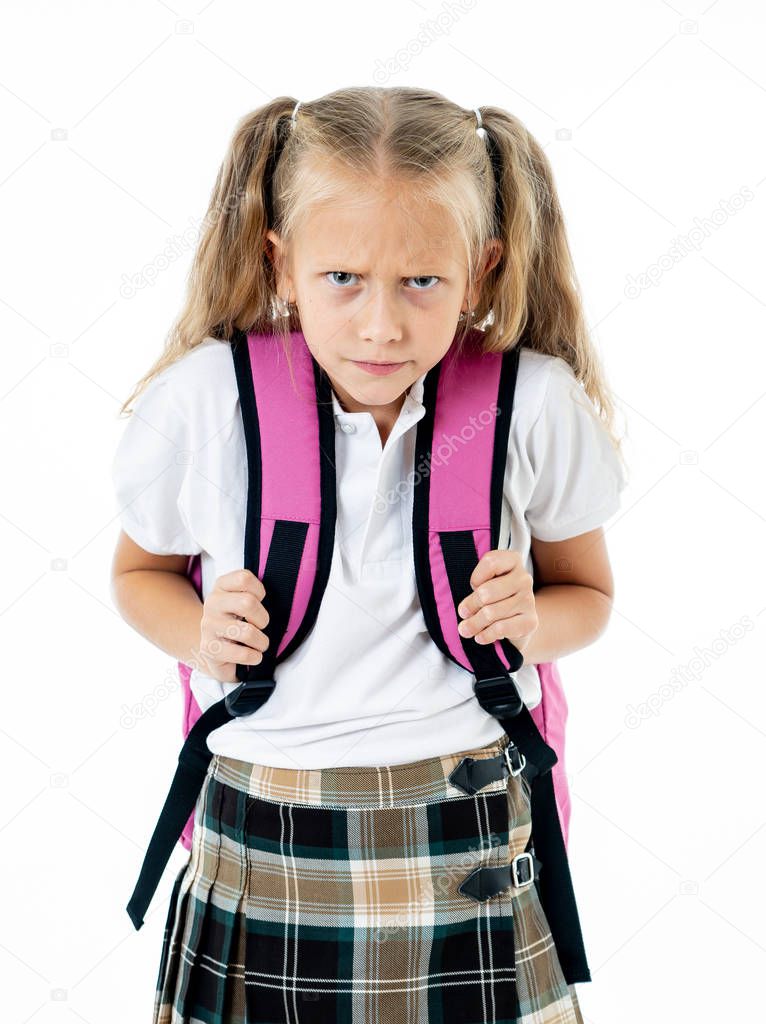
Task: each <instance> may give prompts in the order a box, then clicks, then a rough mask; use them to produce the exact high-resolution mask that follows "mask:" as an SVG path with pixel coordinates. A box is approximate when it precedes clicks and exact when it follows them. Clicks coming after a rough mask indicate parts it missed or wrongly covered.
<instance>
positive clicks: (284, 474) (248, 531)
mask: <svg viewBox="0 0 766 1024" xmlns="http://www.w3.org/2000/svg"><path fill="white" fill-rule="evenodd" d="M231 348H232V357H233V359H234V369H235V373H236V378H237V388H238V391H239V400H240V408H241V412H242V419H243V425H244V430H245V443H246V449H247V463H248V492H247V511H246V521H245V551H244V566H245V568H246V569H249V570H250V571H251V572H253V573H254V574H255V575H256V576H258V578H259V579H260V580H261V581H262V582H263V585H264V588H265V596H264V599H263V605H264V607H265V608H266V609H267V611H268V613H269V625H268V636H269V646H268V648H267V649H266V651H265V652H264V656H263V659H262V660H261V661H260V662H259V663H258V664H257V665H241V664H238V665H237V668H236V674H237V678H238V679H239V680H240V682H239V685H238V686H237V687H235V689H233V690H231V691H230V692H229V693H227V694H226V696H225V697H223V698H222V699H221V700H219V701H216V702H215V704H212V705H211V706H210V707H209V708H207V710H206V711H204V712H203V713H202V714H200V716H199V717H198V718H197V720H196V721H195V722H194V724H193V725H192V727H191V729H190V730H189V733H188V735H187V737H186V740H185V742H184V744H183V747H182V748H181V752H180V754H179V755H178V767H177V769H176V772H175V775H174V777H173V781H172V783H171V786H170V790H169V792H168V795H167V797H166V799H165V803H164V805H163V807H162V810H161V812H160V816H159V818H158V820H157V824H156V826H155V829H154V832H153V834H152V837H151V840H150V842H149V846H148V847H147V851H146V854H145V856H144V861H143V864H142V866H141V871H140V873H139V877H138V881H137V882H136V885H135V888H134V890H133V894H132V896H131V898H130V900H129V902H128V905H127V911H128V915H129V916H130V919H131V921H132V922H133V925H134V927H135V928H136V929H139V928H141V926H142V925H143V923H144V914H145V913H146V910H147V908H148V906H149V903H150V902H151V899H152V896H153V895H154V893H155V891H156V889H157V886H158V884H159V881H160V879H161V877H162V874H163V872H164V870H165V867H166V865H167V863H168V861H169V860H170V856H171V854H172V852H173V849H174V847H175V844H176V842H177V841H178V839H179V837H180V836H181V835H182V834H183V831H184V828H185V827H188V821H189V817H190V815H191V814H192V813H193V812H194V810H195V807H196V803H197V797H198V796H199V793H200V790H201V789H202V786H203V784H204V782H205V778H206V775H207V771H208V767H209V765H210V762H211V760H212V757H213V755H212V752H211V751H210V749H209V748H208V745H207V737H208V736H209V735H210V733H211V732H213V730H214V729H218V728H220V726H222V725H225V724H226V723H227V722H229V721H231V719H232V717H239V716H240V715H248V714H251V713H252V712H253V711H256V710H257V709H258V708H259V707H261V705H262V704H264V703H265V701H266V700H268V698H269V696H270V695H271V693H272V691H273V689H274V687H275V686H276V682H275V680H274V678H273V676H274V667H275V665H276V664H277V663H278V662H279V661H281V660H282V659H283V658H286V657H287V656H288V655H289V654H290V653H291V652H292V651H293V650H294V649H295V648H296V647H297V646H298V645H299V644H300V643H301V642H302V641H303V639H304V637H305V636H306V634H307V633H308V631H309V630H310V629H311V627H312V626H313V624H314V622H315V620H316V616H317V614H318V612H319V605H320V602H321V599H322V594H323V592H324V590H325V587H326V585H327V579H328V577H329V573H330V565H331V562H332V554H333V545H334V539H335V519H336V493H335V421H334V418H333V407H332V396H331V393H330V383H329V379H328V378H327V376H326V374H322V373H321V372H320V368H319V365H318V364H317V363H316V361H315V360H314V358H313V356H312V355H311V352H310V351H309V349H308V346H307V345H306V343H305V340H304V338H303V335H302V334H301V333H300V332H293V334H292V335H291V336H290V346H289V356H290V362H289V365H288V362H287V360H286V358H285V351H284V348H283V345H282V341H281V339H280V338H278V337H276V336H274V335H271V334H256V333H251V334H248V335H246V334H245V333H244V332H242V331H239V330H236V331H235V332H234V335H233V336H232V339H231Z"/></svg>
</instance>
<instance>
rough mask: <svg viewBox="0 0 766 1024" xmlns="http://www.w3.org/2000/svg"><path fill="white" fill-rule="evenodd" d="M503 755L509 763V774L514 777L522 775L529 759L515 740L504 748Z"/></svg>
mask: <svg viewBox="0 0 766 1024" xmlns="http://www.w3.org/2000/svg"><path fill="white" fill-rule="evenodd" d="M503 757H504V758H505V763H506V764H507V765H508V774H509V775H512V776H514V777H515V776H517V775H521V773H522V772H523V771H524V768H525V767H526V764H527V759H526V757H524V755H523V754H522V752H521V751H520V750H519V748H518V747H517V746H516V744H515V743H514V742H513V741H511V742H510V743H508V744H507V746H505V747H504V748H503Z"/></svg>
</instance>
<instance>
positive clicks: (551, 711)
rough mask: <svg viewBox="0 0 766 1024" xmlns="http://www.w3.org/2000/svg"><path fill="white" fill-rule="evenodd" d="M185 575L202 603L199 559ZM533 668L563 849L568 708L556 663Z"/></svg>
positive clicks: (186, 843) (537, 717)
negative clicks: (553, 753)
mask: <svg viewBox="0 0 766 1024" xmlns="http://www.w3.org/2000/svg"><path fill="white" fill-rule="evenodd" d="M186 575H187V576H188V578H189V579H190V580H191V582H192V584H193V586H194V589H195V590H196V591H197V594H198V595H199V598H200V600H202V559H201V557H200V556H199V555H190V556H189V561H188V563H187V566H186ZM535 667H536V668H537V674H538V676H539V677H540V690H541V693H542V698H541V700H540V703H539V704H536V705H535V706H534V707H533V708H532V710H531V711H530V714H531V715H532V719H533V721H534V723H535V725H536V726H537V728H538V729H539V730H540V734H541V736H542V737H543V739H544V740H545V742H546V743H547V744H548V745H549V746H551V747H553V749H554V750H555V751H556V755H557V757H558V760H557V762H556V764H555V765H554V766H553V768H552V773H553V790H554V794H555V796H556V809H557V811H558V815H559V821H560V823H561V832H562V835H563V837H564V845H565V846H566V845H567V844H568V842H569V818H570V813H571V800H570V796H569V785H568V781H567V776H566V769H565V765H564V740H565V738H566V722H567V715H568V712H569V707H568V705H567V701H566V697H565V695H564V688H563V686H562V683H561V676H560V675H559V670H558V666H557V665H556V662H555V661H546V662H542V663H540V664H538V665H536V666H535ZM191 674H192V670H191V668H190V667H189V666H188V665H186V664H185V663H184V662H183V661H179V662H178V678H179V681H180V683H181V693H182V695H183V715H182V718H181V734H182V736H183V738H184V739H186V737H187V736H188V735H189V731H190V730H191V727H192V726H193V725H194V723H195V722H196V721H197V719H198V718H199V717H200V715H201V714H202V710H201V709H200V706H199V704H198V703H197V701H196V700H195V697H194V694H193V693H192V691H191ZM193 833H194V811H192V812H191V814H190V815H189V820H188V821H187V822H186V824H185V825H184V830H183V832H182V833H181V835H180V837H179V842H180V843H181V845H182V846H183V847H184V849H186V850H191V845H192V834H193Z"/></svg>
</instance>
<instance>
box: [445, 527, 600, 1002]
mask: <svg viewBox="0 0 766 1024" xmlns="http://www.w3.org/2000/svg"><path fill="white" fill-rule="evenodd" d="M439 540H440V543H441V549H442V553H443V556H444V565H445V568H446V572H447V579H448V580H449V586H450V593H451V595H452V599H453V601H454V604H455V616H456V618H457V606H458V605H459V604H460V602H461V601H462V600H463V599H464V598H466V597H468V596H469V595H470V594H471V583H470V576H471V573H472V572H473V570H474V569H475V567H476V563H477V562H478V561H479V556H478V554H477V551H476V544H475V541H474V538H473V533H472V531H471V530H455V531H445V532H441V533H440V534H439ZM460 639H461V643H462V647H463V650H464V651H465V653H466V657H467V659H468V661H469V663H470V664H471V667H472V669H473V672H474V674H475V676H476V681H475V683H474V691H475V693H476V697H477V699H478V701H479V703H480V704H481V706H482V707H483V708H484V710H485V711H487V712H488V713H489V714H491V715H494V716H495V718H497V720H498V721H499V722H500V724H501V725H502V727H503V729H504V730H505V732H506V733H507V734H508V736H509V737H510V739H511V740H512V741H513V742H514V743H515V744H516V746H517V747H518V748H519V750H520V751H521V753H522V754H523V755H524V757H525V758H526V761H527V764H526V767H525V768H524V775H525V776H526V778H527V780H528V781H529V782H530V808H531V817H532V835H531V841H532V843H533V845H534V850H535V854H536V856H537V857H539V859H540V862H541V865H542V866H541V870H540V873H539V877H536V879H535V884H536V885H537V889H538V894H539V897H540V903H541V904H542V908H543V911H544V912H545V915H546V918H547V920H548V925H549V927H550V930H551V936H552V938H553V941H554V944H555V946H556V953H557V954H558V957H559V961H560V963H561V969H562V971H563V974H564V977H565V979H566V981H567V984H569V985H573V984H575V983H576V982H583V981H590V980H591V976H590V969H589V967H588V962H587V957H586V954H585V947H584V944H583V938H582V931H581V928H580V918H579V914H578V911H577V902H576V900H575V894H574V888H573V886H572V878H571V874H570V871H569V860H568V858H567V852H566V846H565V844H564V836H563V834H562V832H561V821H560V819H559V812H558V808H557V806H556V798H555V793H554V789H553V776H552V774H551V768H552V767H553V765H554V764H556V762H557V761H558V757H557V755H556V752H555V750H554V749H553V748H552V747H550V746H549V745H548V744H547V743H546V742H545V740H544V739H543V737H542V736H541V734H540V730H539V729H538V728H537V726H536V725H535V722H534V719H533V718H532V715H531V714H530V712H529V709H528V708H527V706H526V704H524V703H523V701H522V700H521V697H520V695H519V693H518V690H517V689H516V684H515V682H514V680H513V677H512V676H511V675H510V672H509V670H508V669H506V668H505V666H504V665H503V663H502V661H501V660H500V658H499V656H498V654H497V652H496V651H495V648H494V644H477V643H476V641H475V640H474V638H473V637H461V638H460ZM509 646H510V648H511V650H512V651H515V652H516V655H518V658H514V659H513V660H512V661H511V671H517V670H518V668H520V667H521V664H523V656H522V655H521V654H520V652H519V651H518V650H517V648H516V647H514V646H513V644H510V643H509ZM504 650H506V648H504ZM514 662H518V663H517V664H515V665H514Z"/></svg>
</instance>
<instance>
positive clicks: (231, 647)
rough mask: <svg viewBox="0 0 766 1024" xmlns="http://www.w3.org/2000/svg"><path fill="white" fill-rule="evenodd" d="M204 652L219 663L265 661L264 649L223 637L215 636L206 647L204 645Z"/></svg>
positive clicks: (242, 663) (237, 663)
mask: <svg viewBox="0 0 766 1024" xmlns="http://www.w3.org/2000/svg"><path fill="white" fill-rule="evenodd" d="M202 654H204V656H205V657H206V658H209V659H210V660H211V661H215V662H217V663H219V664H232V665H260V663H261V662H262V661H263V652H262V651H258V650H255V648H253V647H245V646H244V645H243V644H238V643H235V642H234V641H233V640H226V639H225V638H221V637H215V638H214V639H213V640H211V641H210V643H209V644H208V645H207V646H206V647H203V648H202Z"/></svg>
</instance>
